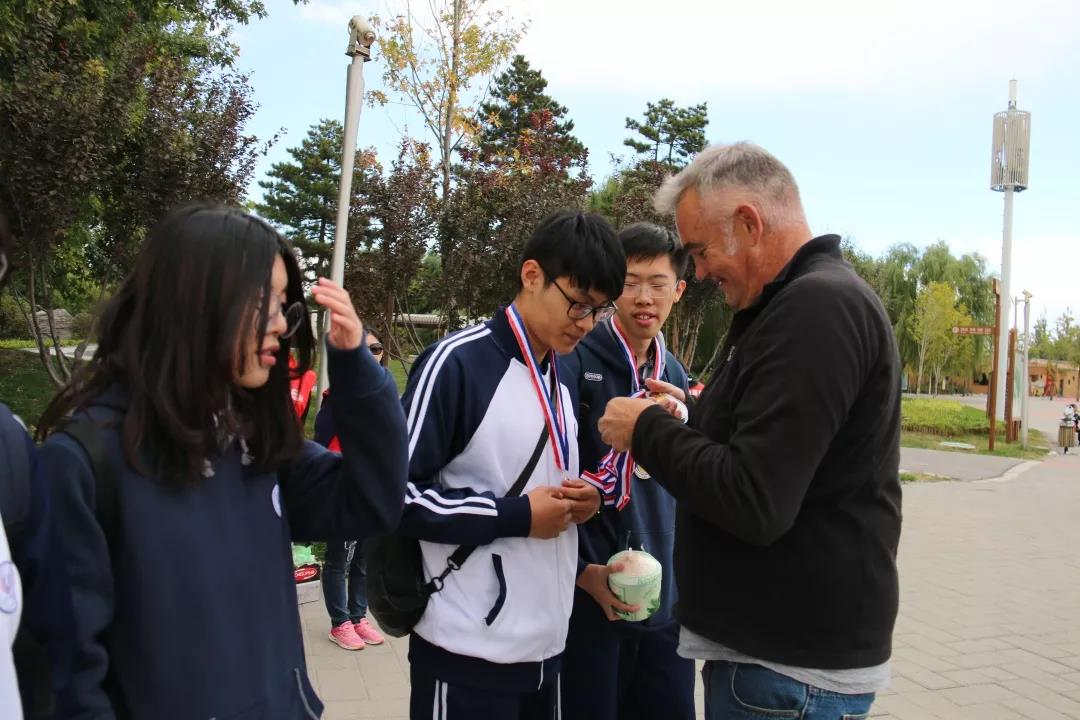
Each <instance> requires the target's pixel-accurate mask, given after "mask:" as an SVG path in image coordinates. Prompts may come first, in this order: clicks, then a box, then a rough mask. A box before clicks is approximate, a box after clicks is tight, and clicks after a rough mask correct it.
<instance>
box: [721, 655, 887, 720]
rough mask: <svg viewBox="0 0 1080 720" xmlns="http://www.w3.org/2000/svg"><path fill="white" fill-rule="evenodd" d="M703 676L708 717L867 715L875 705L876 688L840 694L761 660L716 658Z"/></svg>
mask: <svg viewBox="0 0 1080 720" xmlns="http://www.w3.org/2000/svg"><path fill="white" fill-rule="evenodd" d="M701 679H702V681H703V682H704V684H705V720H752V719H753V718H763V717H777V718H780V717H784V718H791V719H792V720H837V718H840V720H864V719H865V718H868V717H869V716H870V706H871V705H873V704H874V693H866V694H863V695H843V694H841V693H834V692H830V691H828V690H822V689H821V688H816V687H814V686H812V685H807V684H806V683H801V682H799V681H798V680H794V679H792V678H789V677H788V676H786V675H781V674H780V673H778V672H774V671H772V670H769V669H768V668H765V667H762V666H761V665H746V664H743V663H733V662H717V661H712V660H710V661H709V662H706V663H705V667H704V668H702V670H701Z"/></svg>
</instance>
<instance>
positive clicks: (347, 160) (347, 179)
mask: <svg viewBox="0 0 1080 720" xmlns="http://www.w3.org/2000/svg"><path fill="white" fill-rule="evenodd" d="M374 42H375V28H373V27H372V26H371V23H369V22H368V21H367V19H366V18H364V17H362V16H360V15H354V16H353V18H352V19H351V20H349V45H348V47H347V48H345V54H346V55H348V56H349V57H351V58H352V62H351V63H349V71H348V78H347V80H346V81H345V82H346V84H345V135H344V136H343V137H342V142H341V145H342V148H341V183H340V185H339V186H338V202H337V221H336V223H335V225H334V260H333V263H332V264H331V266H330V279H331V280H333V281H334V282H336V283H337V284H339V285H341V284H343V283H344V281H345V237H346V235H347V234H348V230H349V201H350V200H351V198H352V176H353V160H354V159H355V157H356V130H357V128H358V127H359V125H360V106H361V100H362V99H363V97H364V63H366V62H368V61H369V60H371V45H372V43H374ZM323 318H324V321H323V327H324V328H325V329H326V330H329V329H330V313H329V312H324V315H323ZM327 379H328V378H327V374H326V353H320V362H319V389H318V392H316V394H315V407H316V409H318V408H319V406H321V405H322V396H323V390H325V389H326V385H327Z"/></svg>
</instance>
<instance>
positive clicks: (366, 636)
mask: <svg viewBox="0 0 1080 720" xmlns="http://www.w3.org/2000/svg"><path fill="white" fill-rule="evenodd" d="M353 628H354V629H355V630H356V634H357V636H359V638H360V639H361V640H363V641H364V643H365V644H367V645H382V644H383V641H384V640H385V638H384V637H383V636H382V635H381V634H380V633H379V631H378V630H376V629H375V626H374V625H372V624H371V623H369V622H368V619H367V618H366V617H365V618H360V622H358V623H356V624H354V625H353Z"/></svg>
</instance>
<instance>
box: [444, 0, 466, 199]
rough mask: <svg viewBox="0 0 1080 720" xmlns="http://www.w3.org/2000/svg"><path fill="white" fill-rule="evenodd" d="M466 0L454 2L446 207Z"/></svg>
mask: <svg viewBox="0 0 1080 720" xmlns="http://www.w3.org/2000/svg"><path fill="white" fill-rule="evenodd" d="M463 2H464V0H454V10H453V27H452V29H451V31H450V32H451V34H450V75H449V77H448V78H447V82H446V93H447V94H446V110H445V113H444V115H443V126H442V128H441V129H442V132H443V136H442V148H441V150H442V182H443V186H442V199H443V203H444V207H445V203H446V200H447V198H449V197H450V165H451V158H450V153H451V152H453V148H452V142H453V139H454V117H455V116H456V115H457V103H458V69H459V67H460V65H461V15H462V13H463V8H462V4H463Z"/></svg>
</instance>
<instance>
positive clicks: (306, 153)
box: [255, 120, 371, 279]
mask: <svg viewBox="0 0 1080 720" xmlns="http://www.w3.org/2000/svg"><path fill="white" fill-rule="evenodd" d="M343 133H344V130H343V129H342V126H341V123H340V122H338V121H337V120H321V121H320V122H319V123H318V124H316V125H312V126H311V128H309V129H308V133H307V137H305V138H304V139H303V141H301V143H300V145H299V146H298V147H293V148H289V150H288V153H289V155H291V156H292V159H293V162H280V163H274V165H273V166H272V167H271V168H270V170H269V172H268V173H267V175H268V176H269V177H268V179H267V180H260V181H259V187H261V188H263V189H264V190H265V191H266V192H265V193H264V194H263V201H262V202H261V203H256V204H255V210H256V211H257V212H258V213H259V214H260V215H262V216H263V217H265V218H266V219H267V220H269V221H270V222H271V223H273V224H274V225H276V226H277V227H278V228H279V229H281V231H282V232H283V233H284V235H285V236H286V237H287V238H289V240H290V241H291V242H292V243H293V245H294V246H295V247H296V249H297V250H298V251H299V252H300V255H301V257H302V258H303V260H304V267H305V269H306V270H307V271H308V275H309V279H314V276H317V275H329V268H330V260H331V258H332V256H333V252H334V229H335V226H336V221H337V196H338V187H339V183H340V181H341V142H342V135H343ZM365 158H366V155H364V154H363V153H358V154H357V161H356V163H355V164H354V167H355V170H354V171H353V197H354V199H355V198H356V196H357V195H358V194H360V193H363V192H364V191H365V186H366V181H365V177H364V173H365V171H367V170H368V169H369V168H370V165H371V163H368V162H366V160H365ZM353 205H354V206H355V205H356V203H355V201H354V203H353ZM358 221H359V222H360V223H361V224H364V225H366V219H365V218H357V219H356V220H352V221H350V224H352V223H353V222H358ZM357 229H359V230H360V231H361V232H362V231H363V228H350V232H351V233H353V232H354V231H355V230H357Z"/></svg>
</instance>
